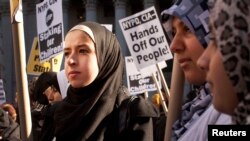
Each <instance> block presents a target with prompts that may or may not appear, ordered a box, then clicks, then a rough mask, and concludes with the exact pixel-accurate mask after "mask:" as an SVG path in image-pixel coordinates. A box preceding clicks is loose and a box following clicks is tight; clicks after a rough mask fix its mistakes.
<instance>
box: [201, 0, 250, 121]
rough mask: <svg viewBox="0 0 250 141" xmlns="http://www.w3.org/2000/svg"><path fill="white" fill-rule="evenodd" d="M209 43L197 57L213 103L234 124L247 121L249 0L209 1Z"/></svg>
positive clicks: (249, 117) (249, 118)
mask: <svg viewBox="0 0 250 141" xmlns="http://www.w3.org/2000/svg"><path fill="white" fill-rule="evenodd" d="M210 5H211V14H210V18H209V20H210V28H211V31H212V35H211V38H210V42H209V46H208V48H207V49H206V50H205V52H204V53H203V55H202V56H201V57H200V58H199V60H198V64H199V66H200V67H201V68H202V69H203V70H205V71H207V77H206V79H207V81H208V82H209V85H210V89H211V91H212V92H213V105H214V107H215V108H216V109H217V110H218V111H220V112H223V113H226V114H229V115H231V116H232V117H233V118H232V119H233V123H235V124H250V90H249V88H250V83H249V82H250V73H249V72H250V55H249V54H250V38H249V37H250V2H249V1H247V0H232V1H225V0H221V1H219V0H217V1H210Z"/></svg>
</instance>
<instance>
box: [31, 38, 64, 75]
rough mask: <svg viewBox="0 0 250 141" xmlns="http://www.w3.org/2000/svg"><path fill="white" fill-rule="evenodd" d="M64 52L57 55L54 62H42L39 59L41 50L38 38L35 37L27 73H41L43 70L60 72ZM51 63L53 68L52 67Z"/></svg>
mask: <svg viewBox="0 0 250 141" xmlns="http://www.w3.org/2000/svg"><path fill="white" fill-rule="evenodd" d="M62 58H63V53H60V54H59V55H56V56H55V57H54V59H53V61H52V62H50V61H45V62H42V63H41V62H40V60H39V50H38V38H37V37H35V38H34V40H33V44H32V48H31V51H30V56H29V60H28V64H27V74H30V75H40V74H41V73H42V72H48V71H55V72H59V71H60V69H61V64H62ZM51 63H52V65H53V68H51V66H52V65H51ZM51 69H53V70H51Z"/></svg>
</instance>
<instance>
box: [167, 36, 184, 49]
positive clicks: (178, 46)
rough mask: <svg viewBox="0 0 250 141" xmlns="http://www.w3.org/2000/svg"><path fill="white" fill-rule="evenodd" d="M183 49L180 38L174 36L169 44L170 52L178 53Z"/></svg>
mask: <svg viewBox="0 0 250 141" xmlns="http://www.w3.org/2000/svg"><path fill="white" fill-rule="evenodd" d="M184 49H185V44H184V42H183V39H182V37H181V36H178V35H175V36H174V38H173V40H172V42H171V44H170V50H171V51H172V52H173V53H179V52H181V51H183V50H184Z"/></svg>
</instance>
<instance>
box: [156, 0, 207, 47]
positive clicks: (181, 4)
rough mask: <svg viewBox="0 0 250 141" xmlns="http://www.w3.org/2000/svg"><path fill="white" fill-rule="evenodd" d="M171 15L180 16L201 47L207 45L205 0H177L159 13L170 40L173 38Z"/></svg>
mask: <svg viewBox="0 0 250 141" xmlns="http://www.w3.org/2000/svg"><path fill="white" fill-rule="evenodd" d="M173 16H176V17H178V18H180V19H181V21H183V22H184V24H185V25H186V26H187V27H188V28H189V29H190V30H191V31H192V32H193V33H194V34H195V35H196V36H197V38H198V40H199V41H200V43H201V44H202V45H203V47H207V43H208V41H209V28H208V17H209V12H208V5H207V0H195V1H194V0H177V1H176V2H175V3H174V4H173V5H172V6H171V7H170V8H168V9H166V10H164V11H163V12H162V13H161V18H162V23H163V26H164V28H165V31H166V33H167V38H168V39H169V40H170V41H171V40H172V39H173V36H172V24H171V23H172V22H171V19H172V18H173Z"/></svg>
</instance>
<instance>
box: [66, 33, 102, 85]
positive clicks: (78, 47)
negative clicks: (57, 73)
mask: <svg viewBox="0 0 250 141" xmlns="http://www.w3.org/2000/svg"><path fill="white" fill-rule="evenodd" d="M64 55H65V62H64V67H65V73H66V76H67V78H68V80H69V83H70V84H71V85H72V86H73V87H74V88H80V87H85V86H88V85H89V84H90V83H92V82H93V81H94V80H95V78H96V77H97V75H98V72H99V67H98V64H97V57H96V51H95V44H94V42H93V41H92V40H91V38H90V37H89V36H88V35H87V33H85V32H83V31H81V30H73V31H70V32H69V33H68V34H67V35H66V37H65V47H64Z"/></svg>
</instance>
